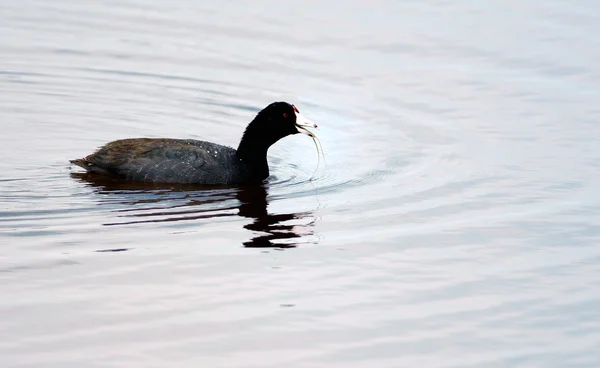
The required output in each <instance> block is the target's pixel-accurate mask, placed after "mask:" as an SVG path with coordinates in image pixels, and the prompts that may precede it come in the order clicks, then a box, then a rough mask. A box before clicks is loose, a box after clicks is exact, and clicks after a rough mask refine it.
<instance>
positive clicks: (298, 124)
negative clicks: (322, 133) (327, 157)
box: [296, 112, 317, 137]
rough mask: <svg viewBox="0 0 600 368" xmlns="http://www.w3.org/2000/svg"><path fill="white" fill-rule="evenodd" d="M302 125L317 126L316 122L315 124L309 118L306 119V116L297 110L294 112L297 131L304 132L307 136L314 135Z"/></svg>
mask: <svg viewBox="0 0 600 368" xmlns="http://www.w3.org/2000/svg"><path fill="white" fill-rule="evenodd" d="M304 127H308V128H317V124H315V123H314V122H313V121H311V120H308V119H307V118H305V117H304V116H302V115H301V114H300V113H299V112H297V113H296V129H298V133H302V134H306V135H307V136H309V137H314V136H315V135H314V134H313V133H312V132H311V131H309V130H308V129H305V128H304Z"/></svg>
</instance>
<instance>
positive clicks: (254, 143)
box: [70, 102, 317, 184]
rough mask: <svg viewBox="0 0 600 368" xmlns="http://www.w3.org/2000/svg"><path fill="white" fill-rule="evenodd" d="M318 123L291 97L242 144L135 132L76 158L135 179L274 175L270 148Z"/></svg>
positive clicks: (219, 180)
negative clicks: (141, 135)
mask: <svg viewBox="0 0 600 368" xmlns="http://www.w3.org/2000/svg"><path fill="white" fill-rule="evenodd" d="M305 127H312V128H316V127H317V125H316V124H315V123H313V122H312V121H310V120H308V119H306V118H304V117H303V116H302V115H300V112H299V111H298V109H297V108H296V107H295V106H294V105H292V104H289V103H287V102H274V103H272V104H270V105H269V106H267V107H265V108H264V109H263V110H262V111H260V112H259V113H258V114H257V115H256V117H255V118H254V120H252V122H250V124H248V126H247V127H246V130H245V132H244V134H243V136H242V139H241V141H240V144H239V146H238V148H237V150H236V149H234V148H232V147H227V146H222V145H220V144H216V143H211V142H204V141H199V140H194V139H169V138H133V139H122V140H117V141H113V142H110V143H107V144H106V145H104V146H103V147H101V148H100V149H99V150H98V151H96V152H95V153H93V154H91V155H89V156H87V157H84V158H82V159H77V160H71V161H70V162H71V163H73V164H75V165H78V166H81V167H82V168H84V169H85V170H87V171H88V172H93V173H97V174H103V175H109V176H115V177H120V178H124V179H129V180H134V181H150V182H155V183H181V184H243V183H251V182H260V181H262V180H264V179H266V178H267V177H268V176H269V165H268V164H267V151H268V149H269V147H271V145H273V144H274V143H275V142H277V141H278V140H280V139H281V138H283V137H286V136H288V135H291V134H297V133H302V134H306V135H308V136H310V137H314V135H313V133H312V132H310V131H309V130H307V129H305Z"/></svg>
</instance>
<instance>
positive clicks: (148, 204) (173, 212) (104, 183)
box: [71, 173, 315, 252]
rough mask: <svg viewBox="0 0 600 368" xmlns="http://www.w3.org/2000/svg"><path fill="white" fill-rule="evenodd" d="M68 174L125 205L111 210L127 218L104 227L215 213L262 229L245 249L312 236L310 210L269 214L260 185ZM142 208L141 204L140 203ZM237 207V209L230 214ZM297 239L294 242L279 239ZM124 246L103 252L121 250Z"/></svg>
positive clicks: (277, 245)
mask: <svg viewBox="0 0 600 368" xmlns="http://www.w3.org/2000/svg"><path fill="white" fill-rule="evenodd" d="M71 177H72V178H74V179H76V180H78V181H81V182H83V183H85V184H86V185H87V186H90V187H93V188H94V190H95V192H96V193H97V194H99V195H102V196H103V198H102V200H103V202H105V203H111V204H115V203H116V204H119V205H122V206H124V207H125V208H123V207H120V208H118V209H115V210H114V212H118V213H120V217H122V218H126V219H127V221H123V222H114V223H106V224H104V225H105V226H116V225H131V224H143V223H160V222H173V221H194V220H196V221H198V220H206V219H211V218H218V217H231V216H241V217H245V218H249V219H252V222H251V223H250V224H247V225H244V228H245V229H247V230H250V231H252V232H258V233H261V234H260V235H256V236H253V237H252V238H251V239H250V240H248V241H246V242H243V245H244V246H245V247H248V248H294V247H296V246H298V245H300V244H303V243H304V244H306V243H312V242H311V241H308V240H303V241H299V240H301V239H302V238H303V237H306V236H308V235H312V234H313V231H312V230H311V227H312V226H313V225H314V222H315V220H314V217H313V214H312V213H311V212H310V211H305V212H298V213H281V214H270V213H269V212H268V206H269V201H268V198H267V194H268V187H266V186H265V185H263V184H257V185H247V186H229V187H217V186H211V187H205V186H197V185H179V184H154V183H138V182H130V181H123V180H118V179H114V178H110V177H105V176H100V175H95V174H89V173H71ZM142 206H143V207H142ZM235 210H237V213H236V212H233V211H235ZM311 217H313V220H311V221H310V222H309V223H307V224H286V223H285V222H287V221H290V220H299V219H305V218H311ZM283 239H297V240H298V241H294V242H289V241H288V242H286V243H285V244H282V243H279V242H278V241H280V240H283ZM124 250H127V249H126V248H119V249H114V250H103V251H105V252H106V251H115V252H117V251H124Z"/></svg>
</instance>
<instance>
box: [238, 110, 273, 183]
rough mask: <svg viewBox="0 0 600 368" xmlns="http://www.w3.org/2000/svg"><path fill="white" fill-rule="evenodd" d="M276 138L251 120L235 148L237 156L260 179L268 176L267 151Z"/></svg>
mask: <svg viewBox="0 0 600 368" xmlns="http://www.w3.org/2000/svg"><path fill="white" fill-rule="evenodd" d="M276 141H277V140H276V139H273V138H272V137H270V135H269V131H268V130H265V129H262V128H261V124H259V122H258V121H257V120H256V119H255V120H253V121H252V122H251V123H250V124H249V125H248V127H247V128H246V130H245V131H244V135H243V136H242V139H241V140H240V144H239V146H238V148H237V156H238V158H239V159H240V160H241V161H242V162H243V163H244V164H245V165H246V166H247V167H248V168H249V169H250V170H251V171H252V173H253V174H254V175H257V176H259V177H260V179H266V178H267V177H268V176H269V165H268V163H267V151H268V150H269V147H271V145H272V144H273V143H275V142H276Z"/></svg>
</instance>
